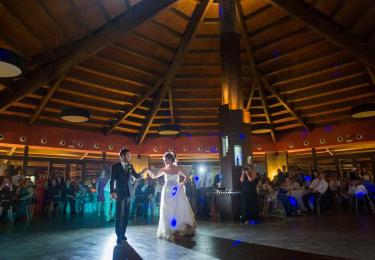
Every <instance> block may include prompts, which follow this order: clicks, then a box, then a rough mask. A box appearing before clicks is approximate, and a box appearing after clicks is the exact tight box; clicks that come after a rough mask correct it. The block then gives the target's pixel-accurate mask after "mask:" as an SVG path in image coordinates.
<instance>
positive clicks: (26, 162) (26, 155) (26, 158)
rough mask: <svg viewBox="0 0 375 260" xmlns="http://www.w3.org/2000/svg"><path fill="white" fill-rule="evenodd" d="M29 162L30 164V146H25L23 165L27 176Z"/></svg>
mask: <svg viewBox="0 0 375 260" xmlns="http://www.w3.org/2000/svg"><path fill="white" fill-rule="evenodd" d="M28 162H29V146H28V145H25V148H24V150H23V163H22V169H23V172H24V174H25V175H27V164H28Z"/></svg>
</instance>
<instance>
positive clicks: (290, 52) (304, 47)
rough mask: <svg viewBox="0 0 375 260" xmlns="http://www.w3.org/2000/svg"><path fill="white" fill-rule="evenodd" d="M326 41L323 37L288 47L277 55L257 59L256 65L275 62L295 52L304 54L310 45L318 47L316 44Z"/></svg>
mask: <svg viewBox="0 0 375 260" xmlns="http://www.w3.org/2000/svg"><path fill="white" fill-rule="evenodd" d="M326 42H327V40H326V39H325V38H318V39H315V40H312V41H311V42H309V43H308V44H306V45H301V46H299V47H296V48H293V49H290V50H288V51H286V52H283V54H280V55H278V56H275V57H272V58H269V59H265V60H262V61H259V62H258V66H264V65H267V64H270V63H273V62H277V61H279V60H282V59H285V58H288V57H289V56H292V55H296V54H299V53H301V54H304V53H306V51H307V50H308V49H309V48H311V47H314V48H318V46H317V45H320V44H324V43H326Z"/></svg>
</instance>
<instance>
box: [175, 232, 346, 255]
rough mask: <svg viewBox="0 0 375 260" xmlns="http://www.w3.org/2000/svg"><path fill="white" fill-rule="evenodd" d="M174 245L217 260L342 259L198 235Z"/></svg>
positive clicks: (238, 240)
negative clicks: (274, 259)
mask: <svg viewBox="0 0 375 260" xmlns="http://www.w3.org/2000/svg"><path fill="white" fill-rule="evenodd" d="M176 244H178V245H180V246H183V247H185V248H188V249H190V250H194V251H196V252H199V253H202V254H206V255H207V256H210V257H213V258H218V259H248V260H250V259H272V258H275V257H277V259H287V260H292V259H304V260H309V259H311V260H319V259H344V258H338V257H331V256H325V255H318V254H311V253H305V252H301V251H295V250H288V249H283V248H277V247H271V246H263V245H258V244H251V243H247V242H244V241H242V239H237V240H231V239H226V238H221V237H214V236H205V235H198V236H196V237H195V238H193V239H190V238H183V239H180V240H178V241H177V242H176Z"/></svg>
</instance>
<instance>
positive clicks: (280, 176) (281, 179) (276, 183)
mask: <svg viewBox="0 0 375 260" xmlns="http://www.w3.org/2000/svg"><path fill="white" fill-rule="evenodd" d="M286 177H287V176H286V174H285V173H284V172H283V171H281V169H277V174H276V176H275V177H274V179H273V187H274V188H278V187H280V185H281V184H282V183H283V182H284V180H285V178H286Z"/></svg>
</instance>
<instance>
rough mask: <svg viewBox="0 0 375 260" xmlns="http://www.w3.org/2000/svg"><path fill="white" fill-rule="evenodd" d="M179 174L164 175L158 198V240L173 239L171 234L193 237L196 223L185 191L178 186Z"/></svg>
mask: <svg viewBox="0 0 375 260" xmlns="http://www.w3.org/2000/svg"><path fill="white" fill-rule="evenodd" d="M178 180H179V174H174V175H171V174H164V181H165V184H164V187H163V189H162V191H161V198H160V218H159V227H158V232H157V237H158V238H165V239H173V236H172V234H173V233H174V232H178V233H179V234H181V235H193V234H194V233H195V228H196V222H195V219H194V213H193V211H192V209H191V206H190V203H189V200H188V198H187V197H186V194H185V190H184V189H183V188H181V186H180V185H179V184H178Z"/></svg>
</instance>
